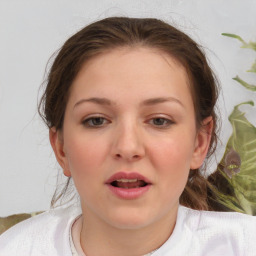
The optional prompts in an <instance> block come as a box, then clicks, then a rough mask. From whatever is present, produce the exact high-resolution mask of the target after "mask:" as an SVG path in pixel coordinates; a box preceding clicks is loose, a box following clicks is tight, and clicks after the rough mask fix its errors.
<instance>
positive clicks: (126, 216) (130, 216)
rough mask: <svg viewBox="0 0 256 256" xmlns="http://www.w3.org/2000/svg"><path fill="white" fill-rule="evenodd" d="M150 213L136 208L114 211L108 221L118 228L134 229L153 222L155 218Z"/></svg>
mask: <svg viewBox="0 0 256 256" xmlns="http://www.w3.org/2000/svg"><path fill="white" fill-rule="evenodd" d="M150 215H151V214H150V213H149V212H146V211H141V210H138V209H135V210H134V209H133V210H127V209H126V210H125V211H115V213H113V214H111V217H110V219H109V220H108V223H109V224H110V225H111V226H113V227H115V228H118V229H130V230H136V229H140V228H144V227H146V226H148V225H150V224H152V223H153V222H154V219H156V218H154V217H153V216H150Z"/></svg>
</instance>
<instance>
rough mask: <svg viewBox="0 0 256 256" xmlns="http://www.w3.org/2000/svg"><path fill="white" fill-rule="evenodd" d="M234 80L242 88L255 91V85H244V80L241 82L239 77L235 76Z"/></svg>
mask: <svg viewBox="0 0 256 256" xmlns="http://www.w3.org/2000/svg"><path fill="white" fill-rule="evenodd" d="M233 79H234V80H236V81H237V82H239V83H240V84H241V85H242V86H244V87H245V88H246V89H248V90H250V91H256V85H253V84H248V83H246V82H245V81H244V80H242V79H241V78H240V77H239V76H236V77H234V78H233Z"/></svg>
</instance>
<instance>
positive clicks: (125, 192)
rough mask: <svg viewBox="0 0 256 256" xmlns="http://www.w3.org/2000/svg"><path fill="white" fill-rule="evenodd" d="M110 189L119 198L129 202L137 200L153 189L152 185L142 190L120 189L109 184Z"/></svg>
mask: <svg viewBox="0 0 256 256" xmlns="http://www.w3.org/2000/svg"><path fill="white" fill-rule="evenodd" d="M107 186H108V188H109V189H110V190H111V192H112V193H114V194H115V195H116V196H117V197H119V198H122V199H127V200H132V199H137V198H139V197H141V196H142V195H144V194H145V193H146V192H147V191H148V190H149V189H150V187H151V185H146V186H145V187H140V188H118V187H114V186H111V185H110V184H107Z"/></svg>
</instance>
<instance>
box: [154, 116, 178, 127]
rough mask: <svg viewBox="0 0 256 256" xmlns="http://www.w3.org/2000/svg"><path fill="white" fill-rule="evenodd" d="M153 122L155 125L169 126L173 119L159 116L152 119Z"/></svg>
mask: <svg viewBox="0 0 256 256" xmlns="http://www.w3.org/2000/svg"><path fill="white" fill-rule="evenodd" d="M152 123H153V125H155V126H169V125H171V124H172V123H173V122H172V121H171V120H169V119H166V118H162V117H157V118H153V119H152Z"/></svg>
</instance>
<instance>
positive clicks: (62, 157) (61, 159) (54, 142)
mask: <svg viewBox="0 0 256 256" xmlns="http://www.w3.org/2000/svg"><path fill="white" fill-rule="evenodd" d="M49 138H50V142H51V146H52V149H53V151H54V154H55V157H56V159H57V161H58V163H59V165H60V166H61V167H62V169H63V173H64V175H65V176H67V177H70V176H71V173H70V170H69V165H68V159H67V156H66V154H65V152H64V142H63V138H62V134H61V132H60V131H56V128H55V127H52V128H51V129H50V130H49Z"/></svg>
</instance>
